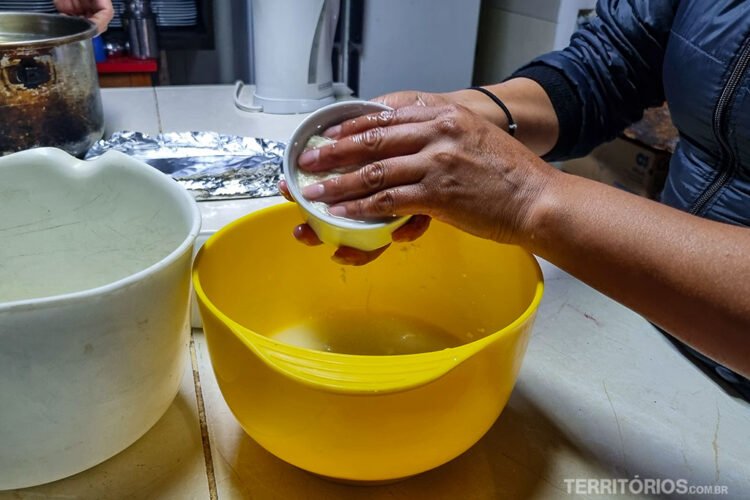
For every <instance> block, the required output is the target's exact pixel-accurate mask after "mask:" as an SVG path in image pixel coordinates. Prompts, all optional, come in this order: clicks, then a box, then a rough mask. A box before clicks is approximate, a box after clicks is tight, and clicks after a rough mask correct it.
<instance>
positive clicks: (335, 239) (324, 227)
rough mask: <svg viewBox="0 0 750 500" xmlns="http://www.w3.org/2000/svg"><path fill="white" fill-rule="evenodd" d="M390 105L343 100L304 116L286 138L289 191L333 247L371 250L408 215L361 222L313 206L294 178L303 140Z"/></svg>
mask: <svg viewBox="0 0 750 500" xmlns="http://www.w3.org/2000/svg"><path fill="white" fill-rule="evenodd" d="M390 109H391V108H390V107H388V106H386V105H384V104H378V103H375V102H370V101H343V102H337V103H335V104H331V105H329V106H325V107H323V108H320V109H319V110H317V111H315V112H314V113H312V114H311V115H310V116H308V117H307V118H305V120H304V121H302V123H300V124H299V126H298V127H297V128H296V130H295V131H294V133H293V134H292V137H291V138H290V139H289V143H288V144H287V148H286V151H285V153H284V164H283V172H284V178H285V179H286V182H287V185H288V186H289V193H290V194H291V195H292V197H293V198H294V200H295V201H296V202H297V204H298V205H299V208H300V210H301V211H302V214H303V216H304V217H305V220H306V222H307V223H308V224H309V225H310V227H312V228H313V230H314V231H315V233H316V234H317V235H318V238H320V240H321V241H323V242H324V243H328V244H330V245H334V246H337V247H338V246H348V247H352V248H357V249H359V250H375V249H376V248H380V247H383V246H385V245H387V244H389V243H390V242H391V233H392V232H393V231H395V230H396V229H397V228H399V227H401V226H402V225H403V224H404V223H405V222H406V221H407V220H408V219H409V218H408V217H398V218H393V219H392V220H388V221H385V222H365V221H358V220H353V219H344V218H341V217H334V216H332V215H330V214H328V213H326V212H324V211H322V210H320V209H319V208H318V207H316V206H315V205H313V204H312V203H311V202H310V201H309V200H307V199H306V198H305V197H304V196H302V193H301V188H300V186H299V183H298V179H297V171H298V166H297V158H299V155H300V154H301V153H302V152H303V151H304V150H305V146H306V145H307V141H308V140H309V139H310V137H312V136H314V135H319V134H320V133H322V132H323V131H324V130H325V129H327V128H328V127H331V126H333V125H338V124H340V123H342V122H344V121H346V120H351V119H352V118H356V117H358V116H362V115H367V114H371V113H377V112H380V111H388V110H390Z"/></svg>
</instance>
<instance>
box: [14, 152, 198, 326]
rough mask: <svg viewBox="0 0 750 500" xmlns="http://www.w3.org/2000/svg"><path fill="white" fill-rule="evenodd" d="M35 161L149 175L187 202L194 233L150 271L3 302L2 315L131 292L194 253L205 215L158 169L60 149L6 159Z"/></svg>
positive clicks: (114, 155)
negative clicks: (109, 165)
mask: <svg viewBox="0 0 750 500" xmlns="http://www.w3.org/2000/svg"><path fill="white" fill-rule="evenodd" d="M14 156H16V157H23V156H27V157H32V156H43V157H47V158H56V159H57V160H58V161H59V162H60V163H61V164H63V166H65V165H67V166H71V165H74V164H77V163H80V162H92V163H96V162H101V161H103V162H112V161H116V162H118V163H120V164H121V165H124V166H125V167H124V168H125V169H127V170H130V171H131V172H135V171H140V172H142V175H145V176H147V177H150V178H151V179H152V180H153V182H155V183H157V184H159V185H161V186H162V187H163V188H164V190H165V191H166V192H170V193H172V194H174V197H175V201H177V200H179V199H180V198H183V201H184V202H185V203H186V204H187V207H188V211H189V213H190V218H191V221H190V229H189V231H188V232H187V234H186V236H185V238H184V239H183V240H182V242H181V243H180V244H179V246H177V247H176V248H174V249H173V250H172V251H171V252H170V253H169V254H167V255H165V256H164V257H163V258H162V259H160V260H159V261H157V262H155V263H153V264H151V265H150V266H148V267H144V268H143V269H141V270H140V271H136V272H135V273H132V274H129V275H128V276H125V277H124V278H120V279H118V280H114V281H111V282H109V283H107V284H104V285H101V286H97V287H94V288H86V289H84V290H78V291H74V292H69V293H63V294H57V295H48V296H44V297H35V298H32V299H21V300H11V301H7V302H0V314H2V313H7V312H10V311H23V310H30V309H38V308H41V307H56V306H61V305H66V304H71V303H76V302H78V303H80V302H82V301H85V300H88V299H91V298H92V297H99V296H103V295H107V294H110V293H114V292H117V291H118V290H121V289H124V288H127V287H129V286H133V285H135V284H137V283H139V282H141V281H143V279H144V278H146V277H148V276H151V275H154V274H155V273H157V272H158V271H160V270H162V269H164V268H166V267H168V266H170V265H172V264H173V263H174V262H176V261H177V260H178V259H179V258H180V257H181V256H182V255H183V254H184V253H185V252H188V251H190V248H191V247H192V245H194V244H195V240H196V238H197V237H198V233H199V232H200V227H201V214H200V209H199V208H198V203H197V202H196V201H195V198H193V196H192V195H191V194H190V193H189V192H188V191H187V190H185V189H183V188H182V187H180V185H179V184H177V183H176V182H174V181H173V180H172V179H171V178H170V177H168V176H166V175H164V174H163V173H161V172H159V171H158V170H156V169H155V168H153V167H151V166H149V165H146V164H145V163H142V162H140V161H138V160H135V159H134V158H131V157H130V156H128V155H126V154H124V153H121V152H119V151H108V152H106V153H105V154H103V155H102V156H100V157H99V158H97V159H95V160H79V159H77V158H75V157H73V156H71V155H69V154H68V153H66V152H64V151H62V150H60V149H57V148H37V149H30V150H26V151H21V152H19V153H14V154H12V155H8V156H5V157H3V158H0V160H2V159H7V158H11V157H14ZM1 164H2V161H0V165H1Z"/></svg>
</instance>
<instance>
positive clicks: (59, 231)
mask: <svg viewBox="0 0 750 500" xmlns="http://www.w3.org/2000/svg"><path fill="white" fill-rule="evenodd" d="M199 229H200V213H199V211H198V207H197V204H196V203H195V201H194V200H193V198H192V197H191V196H190V194H188V193H187V191H185V190H184V189H183V188H182V187H180V186H179V185H178V184H177V183H176V182H174V181H173V180H172V179H170V178H169V177H167V176H166V175H164V174H162V173H161V172H158V171H157V170H155V169H154V168H152V167H150V166H148V165H146V164H144V163H141V162H139V161H136V160H134V159H132V158H130V157H128V156H126V155H124V154H122V153H118V152H114V151H111V152H108V153H106V154H105V155H103V156H101V157H100V158H98V159H96V160H94V161H81V160H78V159H76V158H74V157H72V156H70V155H68V154H67V153H64V152H62V151H61V150H58V149H51V148H44V149H34V150H29V151H24V152H21V153H16V154H12V155H9V156H6V157H4V158H0V241H2V244H0V396H1V397H2V403H0V407H1V408H2V409H1V410H0V490H5V489H14V488H23V487H27V486H33V485H37V484H42V483H46V482H50V481H54V480H57V479H60V478H63V477H66V476H70V475H72V474H76V473H78V472H81V471H83V470H85V469H88V468H89V467H92V466H94V465H96V464H98V463H100V462H102V461H104V460H106V459H107V458H109V457H111V456H113V455H115V454H116V453H119V452H120V451H122V450H123V449H125V448H126V447H128V446H130V445H131V444H132V443H133V442H134V441H135V440H136V439H138V438H139V437H141V436H142V435H143V434H144V433H145V432H146V431H147V430H148V429H150V428H151V426H153V425H154V424H155V423H156V421H157V420H159V418H161V416H162V415H163V414H164V412H165V411H166V410H167V408H168V407H169V405H170V404H171V402H172V400H173V399H174V397H175V394H177V390H178V388H179V384H180V380H181V378H182V375H183V373H184V366H185V360H186V359H187V343H188V333H189V322H188V311H189V304H190V302H189V301H190V295H189V292H190V266H191V262H192V256H193V252H192V247H193V243H194V241H195V238H196V236H197V235H198V231H199Z"/></svg>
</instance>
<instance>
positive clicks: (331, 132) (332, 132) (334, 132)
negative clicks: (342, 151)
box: [323, 125, 341, 139]
mask: <svg viewBox="0 0 750 500" xmlns="http://www.w3.org/2000/svg"><path fill="white" fill-rule="evenodd" d="M340 134H341V125H335V126H333V127H331V128H329V129H328V130H326V131H325V132H323V137H330V138H331V139H335V138H337V137H338V136H339V135H340Z"/></svg>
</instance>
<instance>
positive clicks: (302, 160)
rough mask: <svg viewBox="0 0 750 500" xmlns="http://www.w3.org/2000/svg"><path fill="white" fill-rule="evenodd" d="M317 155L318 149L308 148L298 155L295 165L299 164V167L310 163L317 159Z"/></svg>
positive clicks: (318, 155)
mask: <svg viewBox="0 0 750 500" xmlns="http://www.w3.org/2000/svg"><path fill="white" fill-rule="evenodd" d="M319 157H320V150H319V149H308V150H307V151H305V152H304V153H302V154H301V155H299V158H297V165H299V166H300V167H305V166H307V165H312V164H313V163H315V162H316V161H318V158H319Z"/></svg>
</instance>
